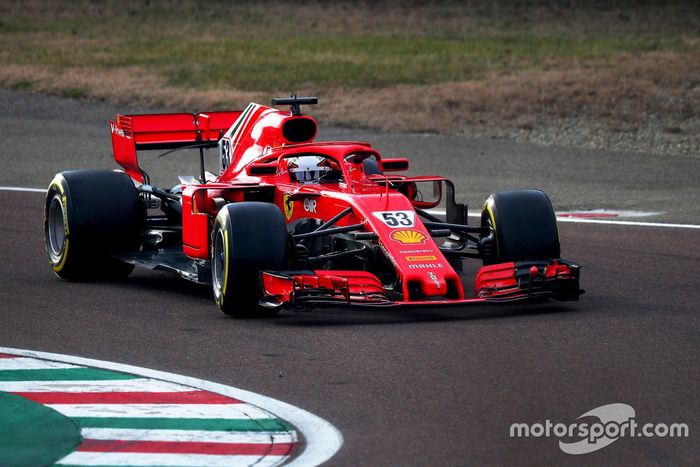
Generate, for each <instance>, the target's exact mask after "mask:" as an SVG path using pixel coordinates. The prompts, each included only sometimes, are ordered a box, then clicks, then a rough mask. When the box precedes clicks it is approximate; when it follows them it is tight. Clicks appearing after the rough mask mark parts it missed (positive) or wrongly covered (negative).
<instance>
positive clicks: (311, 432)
mask: <svg viewBox="0 0 700 467" xmlns="http://www.w3.org/2000/svg"><path fill="white" fill-rule="evenodd" d="M0 353H7V354H14V355H21V356H23V357H34V358H43V359H46V360H54V361H58V362H65V363H73V364H76V365H85V366H92V367H95V368H105V369H108V370H114V371H121V372H124V373H130V374H133V375H139V376H145V377H147V378H155V379H160V380H164V381H170V382H173V383H178V384H183V385H185V386H190V387H193V388H197V389H203V390H205V391H210V392H214V393H217V394H222V395H225V396H229V397H233V398H234V399H237V400H242V401H245V402H247V403H249V404H251V405H255V406H258V407H260V408H262V409H264V410H267V411H270V412H272V413H273V414H275V415H277V416H278V417H279V418H281V419H282V420H284V421H286V422H289V423H291V424H292V425H293V426H294V428H296V429H297V430H298V431H299V433H300V434H301V435H302V437H303V441H305V443H304V444H303V445H302V446H303V451H302V452H301V454H299V455H298V456H296V457H295V458H294V459H292V461H291V462H290V463H289V464H286V465H292V466H306V465H318V464H322V463H323V462H325V461H327V460H328V459H330V458H331V457H332V456H333V455H334V454H335V453H336V452H338V450H339V449H340V448H341V446H342V445H343V435H342V434H340V432H339V431H338V430H337V429H336V428H335V427H334V426H333V425H331V424H330V423H328V422H327V421H325V420H323V419H322V418H320V417H317V416H316V415H314V414H312V413H310V412H307V411H306V410H303V409H300V408H298V407H294V406H293V405H290V404H287V403H286V402H282V401H278V400H276V399H272V398H271V397H267V396H263V395H260V394H256V393H254V392H250V391H246V390H244V389H238V388H234V387H231V386H226V385H223V384H219V383H213V382H211V381H204V380H201V379H197V378H191V377H189V376H182V375H176V374H174V373H166V372H164V371H157V370H151V369H148V368H142V367H137V366H131V365H122V364H120V363H112V362H105V361H103V360H93V359H90V358H82V357H73V356H70V355H60V354H54V353H47V352H35V351H32V350H23V349H14V348H7V347H0ZM73 454H77V453H73ZM73 454H71V455H73ZM85 454H87V453H85ZM93 454H94V453H93ZM80 455H81V454H78V456H80ZM66 459H67V458H64V459H63V461H66ZM258 459H259V457H258ZM71 460H76V461H78V460H79V459H77V458H76V459H71ZM101 460H102V458H101ZM113 460H115V461H116V460H118V459H113ZM270 460H272V459H270ZM105 463H106V464H109V462H105ZM156 463H157V462H156ZM166 464H167V463H166ZM111 465H114V463H112V464H111ZM159 465H163V463H161V464H159ZM204 465H213V464H207V463H206V462H204ZM256 465H258V464H256Z"/></svg>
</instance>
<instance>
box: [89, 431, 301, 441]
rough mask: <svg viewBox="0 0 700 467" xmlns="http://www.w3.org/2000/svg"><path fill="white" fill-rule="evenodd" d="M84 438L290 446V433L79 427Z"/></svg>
mask: <svg viewBox="0 0 700 467" xmlns="http://www.w3.org/2000/svg"><path fill="white" fill-rule="evenodd" d="M80 434H81V436H82V437H83V438H85V439H103V440H115V439H116V440H121V441H170V442H183V441H184V442H190V443H197V442H201V443H242V444H271V443H272V444H282V443H294V442H296V439H295V437H294V435H293V434H291V433H284V432H279V431H254V432H229V431H202V430H147V429H144V430H139V429H131V428H83V429H82V430H80Z"/></svg>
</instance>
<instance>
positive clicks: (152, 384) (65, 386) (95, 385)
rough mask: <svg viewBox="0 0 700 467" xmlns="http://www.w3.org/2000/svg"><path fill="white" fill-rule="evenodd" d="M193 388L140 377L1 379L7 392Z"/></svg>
mask: <svg viewBox="0 0 700 467" xmlns="http://www.w3.org/2000/svg"><path fill="white" fill-rule="evenodd" d="M191 390H192V388H189V387H186V386H182V385H180V384H174V383H169V382H166V381H158V380H154V379H146V378H143V379H141V378H138V379H124V380H114V381H112V380H106V381H102V380H95V381H91V380H90V381H79V382H77V383H76V382H75V381H0V391H5V392H71V393H74V392H92V393H96V392H183V391H191Z"/></svg>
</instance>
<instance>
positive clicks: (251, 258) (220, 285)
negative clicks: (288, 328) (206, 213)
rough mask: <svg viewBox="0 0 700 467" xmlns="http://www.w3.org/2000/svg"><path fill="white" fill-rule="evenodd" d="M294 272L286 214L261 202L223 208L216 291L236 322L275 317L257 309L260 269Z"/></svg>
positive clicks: (216, 240)
mask: <svg viewBox="0 0 700 467" xmlns="http://www.w3.org/2000/svg"><path fill="white" fill-rule="evenodd" d="M288 268H289V234H288V233H287V223H286V222H285V220H284V215H283V214H282V211H280V210H279V208H278V207H277V206H275V205H274V204H270V203H262V202H254V201H249V202H240V203H232V204H227V205H226V206H224V207H223V208H222V209H221V211H219V214H218V215H217V216H216V222H215V223H214V231H213V237H212V258H211V269H212V288H213V291H214V299H215V300H216V304H217V306H218V307H219V309H220V310H221V311H222V312H223V313H224V314H227V315H229V316H233V317H236V318H253V317H257V318H263V317H268V316H274V315H275V314H277V313H278V311H279V310H278V309H268V308H263V307H260V306H259V305H258V302H259V301H260V298H261V297H262V290H261V287H260V271H265V270H272V271H279V270H285V269H288Z"/></svg>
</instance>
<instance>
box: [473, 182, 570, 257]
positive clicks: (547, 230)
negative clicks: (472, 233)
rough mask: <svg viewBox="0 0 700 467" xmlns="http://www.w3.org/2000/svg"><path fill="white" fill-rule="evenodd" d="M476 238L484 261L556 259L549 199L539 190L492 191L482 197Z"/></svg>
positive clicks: (553, 217)
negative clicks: (484, 232) (483, 229)
mask: <svg viewBox="0 0 700 467" xmlns="http://www.w3.org/2000/svg"><path fill="white" fill-rule="evenodd" d="M481 226H482V227H486V228H488V229H489V232H490V233H489V234H488V235H487V236H485V237H482V239H481V241H480V249H481V254H482V256H483V261H484V264H495V263H506V262H511V261H514V262H518V261H539V260H546V259H558V258H559V256H560V254H561V253H560V246H559V231H558V228H557V218H556V215H555V214H554V209H553V208H552V202H551V201H550V200H549V198H548V197H547V195H546V194H545V193H544V192H543V191H540V190H512V191H501V192H497V193H493V194H492V195H491V196H489V197H488V198H487V199H486V202H485V203H484V209H483V212H482V215H481Z"/></svg>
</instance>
